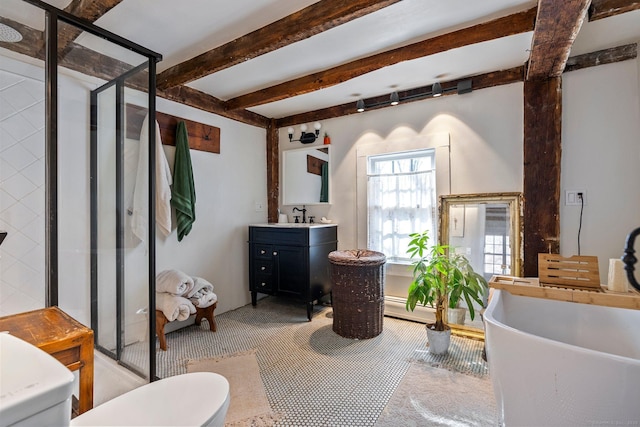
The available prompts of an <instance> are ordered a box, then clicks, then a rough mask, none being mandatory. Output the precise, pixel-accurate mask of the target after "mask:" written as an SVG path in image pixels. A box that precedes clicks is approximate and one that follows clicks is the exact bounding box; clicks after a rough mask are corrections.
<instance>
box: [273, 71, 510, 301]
mask: <svg viewBox="0 0 640 427" xmlns="http://www.w3.org/2000/svg"><path fill="white" fill-rule="evenodd" d="M522 87H523V86H522V84H521V83H517V84H512V85H508V86H501V87H495V88H491V89H485V90H481V91H477V92H472V93H469V94H465V95H460V96H447V97H443V98H440V99H430V100H426V101H420V102H413V103H409V104H405V105H402V104H401V105H398V106H397V107H393V108H386V109H382V110H377V111H371V112H364V113H359V114H352V115H350V116H346V117H340V118H336V119H331V120H325V121H323V122H322V131H323V132H324V131H327V132H328V133H329V135H331V143H332V152H331V162H332V163H331V170H332V176H331V179H332V187H331V191H332V196H331V200H332V204H331V206H310V207H309V206H308V207H307V208H308V209H309V212H308V213H307V214H308V215H316V217H318V218H320V217H322V216H326V217H327V218H330V219H332V220H334V221H335V222H337V224H338V248H339V249H353V248H358V247H361V246H362V245H366V235H362V234H363V233H362V232H361V233H360V235H359V233H358V230H359V229H364V227H362V226H361V225H362V224H366V205H364V204H363V203H362V202H361V203H358V200H361V198H360V197H359V195H358V194H357V191H356V178H357V171H356V163H357V161H356V157H357V150H358V148H359V147H364V146H366V145H368V144H379V145H385V146H387V147H388V151H394V149H397V147H398V146H401V145H402V144H404V142H405V141H406V140H411V139H423V140H425V141H428V140H429V138H422V137H428V136H431V135H437V134H442V133H448V134H449V138H450V141H449V143H450V146H451V193H452V194H462V193H487V192H513V191H522V171H523V160H522V159H523V156H522V138H523V126H522V121H523V105H522ZM354 110H355V100H354ZM321 143H322V142H321V141H320V142H317V143H316V144H321ZM299 147H300V144H299V143H293V144H292V143H290V142H289V141H288V135H287V133H286V129H281V130H280V148H281V150H287V149H293V148H299ZM446 166H447V165H442V164H440V167H446ZM436 167H438V165H436ZM438 185H439V184H438ZM283 208H284V209H285V211H286V213H288V214H291V212H290V208H291V207H289V206H287V207H283ZM396 274H399V275H405V276H397V277H396V276H395V275H396ZM406 274H407V270H406V267H401V268H399V269H393V268H388V269H387V281H386V290H385V293H386V294H387V295H395V296H405V295H406V289H407V287H408V280H409V278H408V277H406Z"/></svg>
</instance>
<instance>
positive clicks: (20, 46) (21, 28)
mask: <svg viewBox="0 0 640 427" xmlns="http://www.w3.org/2000/svg"><path fill="white" fill-rule="evenodd" d="M0 23H2V24H5V25H8V26H9V27H11V28H13V29H15V30H16V31H18V32H19V33H20V34H22V40H20V41H19V42H17V43H9V42H1V41H0V47H3V48H5V49H9V50H11V51H13V52H17V53H21V54H23V55H27V56H30V57H32V58H37V59H41V60H43V61H44V56H45V39H44V32H43V31H39V30H36V29H33V28H31V27H28V26H26V25H23V24H21V23H19V22H16V21H14V20H11V19H8V18H4V17H2V16H0Z"/></svg>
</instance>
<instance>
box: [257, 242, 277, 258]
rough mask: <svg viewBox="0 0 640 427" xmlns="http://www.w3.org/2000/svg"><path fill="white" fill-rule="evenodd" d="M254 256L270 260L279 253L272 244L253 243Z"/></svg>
mask: <svg viewBox="0 0 640 427" xmlns="http://www.w3.org/2000/svg"><path fill="white" fill-rule="evenodd" d="M251 247H252V250H253V256H254V258H255V259H262V260H267V259H268V260H270V259H271V257H273V256H275V255H277V251H276V250H275V249H274V248H273V246H271V245H261V244H255V243H254V244H252V245H251Z"/></svg>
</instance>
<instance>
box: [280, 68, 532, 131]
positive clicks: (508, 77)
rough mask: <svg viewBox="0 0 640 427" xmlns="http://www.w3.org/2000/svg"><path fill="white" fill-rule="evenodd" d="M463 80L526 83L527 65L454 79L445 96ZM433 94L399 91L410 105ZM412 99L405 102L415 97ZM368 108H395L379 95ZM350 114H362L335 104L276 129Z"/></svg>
mask: <svg viewBox="0 0 640 427" xmlns="http://www.w3.org/2000/svg"><path fill="white" fill-rule="evenodd" d="M463 80H471V85H472V89H473V90H474V91H475V90H479V89H485V88H489V87H494V86H501V85H506V84H511V83H516V82H521V81H523V80H524V66H519V67H514V68H510V69H508V70H502V71H494V72H491V73H486V74H478V75H476V76H472V77H465V78H462V79H458V80H452V81H450V82H443V83H442V89H443V90H444V93H443V96H448V95H455V94H456V93H457V92H455V91H447V89H449V88H455V87H456V86H457V85H458V82H460V81H463ZM430 92H431V85H429V86H422V87H417V88H414V89H409V90H405V91H398V95H399V97H400V99H401V100H402V104H407V103H409V102H415V101H424V100H425V97H420V94H426V93H430ZM412 96H414V97H415V98H413V99H405V98H407V97H412ZM364 101H365V104H366V105H374V106H373V107H367V111H371V110H377V109H380V108H390V107H393V106H392V105H391V104H390V103H389V94H385V95H381V96H376V97H373V98H367V99H365V100H364ZM350 114H360V113H358V112H357V111H356V102H355V101H353V102H349V103H347V104H342V105H335V106H333V107H328V108H323V109H320V110H315V111H309V112H307V113H302V114H295V115H292V116H288V117H283V118H281V119H277V120H276V126H277V127H278V128H281V127H288V126H294V125H298V124H301V123H313V122H316V121H320V120H327V119H333V118H336V117H342V116H348V115H350Z"/></svg>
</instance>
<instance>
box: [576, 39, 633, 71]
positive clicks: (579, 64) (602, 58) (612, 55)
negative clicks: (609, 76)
mask: <svg viewBox="0 0 640 427" xmlns="http://www.w3.org/2000/svg"><path fill="white" fill-rule="evenodd" d="M637 57H638V44H637V43H632V44H628V45H624V46H618V47H612V48H609V49H603V50H599V51H597V52H590V53H585V54H584V55H577V56H572V57H571V58H569V60H568V61H567V66H566V67H565V68H564V71H565V73H566V72H569V71H575V70H580V69H582V68H587V67H593V66H595V65H604V64H612V63H614V62H620V61H626V60H628V59H635V58H637Z"/></svg>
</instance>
